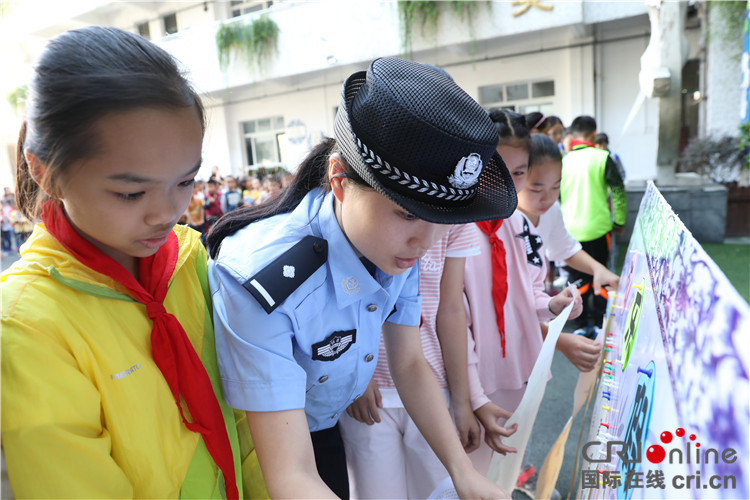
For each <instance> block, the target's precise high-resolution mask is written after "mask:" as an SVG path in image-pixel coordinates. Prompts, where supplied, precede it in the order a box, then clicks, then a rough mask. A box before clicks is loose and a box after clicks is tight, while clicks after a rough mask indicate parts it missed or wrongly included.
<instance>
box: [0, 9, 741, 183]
mask: <svg viewBox="0 0 750 500" xmlns="http://www.w3.org/2000/svg"><path fill="white" fill-rule="evenodd" d="M647 3H648V4H649V5H651V6H652V7H653V5H654V4H656V5H657V6H658V4H659V3H660V2H658V1H657V2H655V1H652V0H649V2H647ZM647 3H644V2H639V1H632V2H615V1H612V2H610V1H593V0H583V1H582V0H572V1H565V2H563V1H555V0H524V1H521V2H512V3H511V2H475V5H474V8H473V9H472V11H471V12H472V15H471V17H470V18H468V17H467V16H464V17H463V18H462V16H460V15H459V14H457V13H455V12H453V11H452V10H451V9H450V8H449V5H448V3H447V2H436V5H437V8H438V15H437V18H436V20H435V21H434V22H433V23H432V24H431V23H430V22H428V23H427V24H426V25H425V28H424V29H422V24H421V20H420V19H419V18H417V19H416V20H415V21H414V25H413V27H412V35H411V37H410V38H409V39H408V42H409V45H410V51H409V54H408V55H409V57H411V58H412V59H414V60H417V61H420V62H425V63H429V64H433V65H437V66H440V67H442V68H444V69H445V70H446V71H448V72H449V73H450V74H451V76H452V77H453V78H454V79H455V80H456V82H457V83H458V84H459V85H460V86H461V87H463V88H464V89H465V90H466V91H467V92H468V93H469V94H470V95H472V96H473V97H474V98H475V99H476V100H477V101H478V102H479V103H480V104H482V105H483V106H485V107H488V108H489V107H493V106H503V107H509V108H512V109H515V110H516V111H519V112H530V111H535V110H539V111H542V112H543V113H545V114H547V115H550V114H554V115H558V116H560V117H561V118H562V120H563V123H564V124H566V125H567V124H569V123H570V121H571V120H572V119H573V118H575V117H576V116H578V115H580V114H590V115H593V116H595V117H596V118H597V121H598V124H599V130H600V131H602V132H606V133H608V135H609V137H610V147H611V149H612V150H614V151H616V152H617V153H619V155H620V156H621V157H622V160H623V163H624V165H625V167H626V171H627V177H628V180H629V181H630V182H633V183H639V182H640V183H642V182H643V181H645V180H648V179H654V178H656V177H657V167H656V158H657V149H658V141H659V134H658V131H659V127H660V125H661V126H662V127H664V126H665V124H664V123H662V124H660V112H659V99H657V98H647V97H644V96H643V95H642V94H643V92H642V89H641V87H640V85H639V78H638V75H639V72H640V71H641V70H642V61H641V57H642V55H643V54H644V51H645V50H646V48H647V47H648V45H649V42H650V38H651V32H652V23H651V22H650V20H649V10H648V6H647ZM25 4H26V8H28V7H29V5H28V4H32V5H33V4H34V2H29V3H24V2H19V6H18V7H17V9H16V11H12V12H11V13H10V14H9V15H7V16H6V18H8V19H12V17H13V16H21V15H29V13H28V12H24V7H23V6H24V5H25ZM73 4H74V5H75V8H74V7H71V6H70V3H69V2H55V3H51V4H50V9H49V10H47V11H45V12H36V13H34V16H33V20H34V22H29V23H26V25H25V26H24V28H23V30H22V33H21V34H20V35H19V36H18V37H17V40H16V42H17V43H21V42H23V43H25V44H26V45H25V47H27V48H26V49H25V50H26V51H27V53H28V55H29V57H28V60H27V61H26V62H27V63H28V64H30V63H31V60H32V59H33V56H35V55H36V53H38V51H39V50H41V47H42V46H43V42H44V41H45V40H47V39H49V38H51V37H53V36H55V35H56V34H58V33H60V32H62V31H65V30H67V29H71V28H75V27H78V26H85V25H89V24H106V25H111V26H117V27H120V28H122V29H125V30H128V31H132V32H134V33H140V34H142V35H143V36H146V37H148V38H150V39H151V40H152V41H154V42H155V43H158V44H159V45H161V46H162V47H164V48H165V49H166V50H168V51H169V52H170V53H172V54H173V55H175V56H176V57H177V58H178V59H179V60H180V61H181V63H182V64H183V65H184V67H185V69H186V71H188V72H189V74H190V78H191V80H192V81H193V82H194V85H195V87H196V88H197V90H198V91H199V92H200V93H201V94H202V95H203V96H204V99H205V101H204V102H205V105H206V107H207V110H208V113H207V115H208V129H207V133H206V140H205V144H204V161H205V163H204V165H205V166H204V169H202V171H201V175H202V176H203V177H206V176H207V175H208V174H209V172H210V169H211V168H212V167H213V166H214V165H216V166H218V167H219V169H220V171H221V172H222V173H224V174H230V173H231V174H235V175H243V174H245V173H246V172H249V171H253V170H255V169H258V168H273V167H284V168H286V169H288V170H292V171H293V170H294V169H295V166H296V165H297V163H298V161H299V160H300V159H301V157H302V156H303V155H304V154H305V152H306V151H307V150H309V148H310V147H311V146H312V145H314V144H315V143H316V142H317V141H319V140H320V139H321V138H322V137H323V136H326V135H331V134H332V133H333V121H334V116H335V112H336V109H337V107H338V105H339V101H340V89H341V84H342V83H343V81H344V79H345V78H346V77H347V76H348V75H349V74H351V73H352V72H354V71H358V70H363V69H366V67H367V65H368V63H369V62H370V61H371V60H372V59H374V58H377V57H382V56H402V55H403V54H404V45H405V43H404V42H405V40H404V36H403V34H402V32H403V21H402V18H401V17H400V15H399V3H398V2H395V1H379V0H359V1H351V0H322V1H294V0H281V1H279V0H277V1H254V0H249V1H226V2H225V1H222V2H219V1H206V2H106V1H98V0H87V1H80V2H74V3H73ZM685 5H686V8H684V9H683V10H684V12H685V14H684V19H682V20H681V21H682V23H683V25H681V26H682V28H681V29H682V31H683V35H684V40H685V41H686V44H685V46H686V47H687V50H686V53H685V54H683V55H682V56H681V57H682V58H683V59H684V68H683V71H682V75H673V78H678V79H679V82H680V84H681V87H680V90H681V94H682V95H681V97H680V99H681V102H682V104H681V106H682V108H683V110H684V111H683V112H682V113H681V118H679V122H680V123H669V124H666V126H671V127H677V128H678V130H679V133H680V134H681V137H682V138H686V137H689V136H694V135H697V134H699V133H702V134H710V133H711V131H712V127H713V128H715V129H716V130H717V131H721V132H725V131H729V130H732V129H734V130H736V126H737V125H738V124H739V113H736V114H737V118H736V120H735V119H734V118H731V117H728V116H727V115H726V112H725V111H719V110H718V109H717V110H716V111H712V109H711V108H707V109H703V110H702V111H700V109H701V106H709V105H710V102H711V101H708V102H705V100H704V102H701V101H702V99H703V97H702V96H706V95H707V94H716V95H717V99H716V102H717V103H718V104H717V106H718V105H721V106H723V108H722V109H723V110H724V109H726V106H730V107H731V104H728V103H731V102H732V99H734V102H737V103H738V104H737V106H739V99H740V92H739V79H740V72H739V71H736V72H732V71H731V70H727V67H726V66H727V65H726V64H716V65H714V66H712V65H710V64H708V63H707V62H706V54H707V53H708V52H710V50H709V49H711V47H708V48H707V47H706V40H705V36H703V30H702V29H701V16H700V15H699V14H700V11H701V4H697V3H696V4H685ZM261 16H265V18H268V19H271V20H273V21H274V23H275V24H276V26H277V27H278V37H277V41H276V46H275V50H274V51H273V52H272V53H271V54H270V56H268V57H266V58H264V59H259V58H258V57H257V56H256V58H255V59H254V60H251V59H250V58H249V57H248V56H247V55H246V54H245V53H243V52H231V53H230V55H229V58H228V63H227V64H224V65H222V64H220V57H219V51H218V49H217V43H216V33H217V30H220V29H222V27H227V26H229V27H231V26H239V25H243V24H244V25H248V24H250V23H251V22H253V21H254V20H256V19H259V18H260V17H261ZM8 19H6V20H8ZM738 49H739V50H740V51H741V47H738ZM711 57H713V58H715V59H716V60H717V61H719V60H720V57H722V55H711ZM709 68H710V69H711V70H713V71H714V73H716V72H717V71H719V70H721V71H724V73H723V74H721V75H714V73H709V72H708V69H709ZM702 72H705V73H702ZM735 76H736V79H737V84H736V85H735V84H734V82H733V80H732V78H735ZM706 85H711V88H710V89H707V88H705V87H706ZM712 91H713V92H712ZM733 93H736V94H737V95H736V96H733ZM718 95H721V98H720V99H719V98H718ZM722 113H723V114H722ZM662 120H663V119H662ZM4 135H5V137H3V140H4V142H5V143H6V145H7V146H6V148H5V149H6V150H7V151H8V156H10V153H11V151H12V147H13V143H14V142H15V137H10V136H9V134H7V133H5V134H4ZM683 142H684V141H683ZM0 156H2V155H0ZM4 160H5V158H3V159H0V162H2V161H4ZM13 161H14V160H13V159H8V163H9V165H11V164H12V163H13ZM0 168H2V164H0Z"/></svg>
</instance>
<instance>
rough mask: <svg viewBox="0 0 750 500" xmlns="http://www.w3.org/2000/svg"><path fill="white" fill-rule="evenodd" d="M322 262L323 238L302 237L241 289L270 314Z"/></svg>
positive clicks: (325, 254)
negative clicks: (248, 293) (245, 290)
mask: <svg viewBox="0 0 750 500" xmlns="http://www.w3.org/2000/svg"><path fill="white" fill-rule="evenodd" d="M326 260H328V242H327V241H326V240H324V239H323V238H317V237H315V236H311V235H310V236H305V237H304V238H302V240H300V241H299V243H297V244H296V245H294V246H293V247H292V248H290V249H289V250H287V251H286V252H284V253H283V254H281V255H280V256H279V257H277V258H276V259H275V260H274V261H273V262H271V263H270V264H268V265H267V266H266V267H264V268H263V269H261V270H260V271H258V273H257V274H255V276H253V277H251V278H250V279H249V280H247V281H245V282H244V283H243V284H242V286H243V287H245V289H247V291H248V292H250V293H251V294H252V295H253V297H255V298H256V300H257V301H258V302H259V303H260V305H261V306H262V307H263V309H265V311H266V312H267V313H268V314H271V313H272V312H273V310H274V309H276V308H277V307H278V306H279V305H280V304H281V303H283V302H284V301H285V300H286V298H287V297H289V296H290V295H291V294H292V292H294V291H295V290H296V289H297V288H299V287H300V286H301V285H302V283H304V282H305V280H307V278H309V277H310V276H312V274H313V273H314V272H315V271H317V270H318V268H319V267H320V266H322V265H323V264H325V261H326Z"/></svg>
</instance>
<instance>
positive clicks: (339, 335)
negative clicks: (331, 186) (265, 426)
mask: <svg viewBox="0 0 750 500" xmlns="http://www.w3.org/2000/svg"><path fill="white" fill-rule="evenodd" d="M311 236H312V237H311ZM375 236H376V237H377V235H375ZM317 238H320V240H318V239H317ZM323 240H325V241H323ZM309 241H312V242H314V244H313V245H307V244H306V243H307V242H309ZM321 242H322V244H323V245H324V246H325V244H326V242H327V253H328V255H327V259H325V262H324V263H322V265H320V266H319V267H317V268H315V266H312V267H311V266H309V265H307V264H308V263H309V262H314V261H315V260H316V259H320V255H316V252H318V253H319V252H320V250H321V246H320V244H321ZM315 243H317V245H315ZM295 245H297V246H295ZM303 247H304V248H303ZM287 261H288V262H287ZM418 267H419V266H414V267H413V268H412V269H409V270H408V271H406V272H404V273H403V274H400V275H398V276H390V275H387V274H385V273H383V272H382V271H381V270H379V269H377V270H376V271H375V273H374V276H372V275H371V274H370V273H369V272H368V270H367V269H366V268H365V266H364V265H363V263H362V262H361V261H360V259H359V257H358V256H357V255H356V253H355V251H354V249H353V248H352V246H351V245H350V244H349V242H348V240H347V239H346V237H345V236H344V233H343V232H342V231H341V228H340V226H339V224H338V221H337V220H336V216H335V215H334V212H333V195H332V194H331V193H328V194H327V195H324V194H323V191H322V190H321V189H315V190H313V191H311V192H310V193H308V195H307V196H306V197H305V198H304V199H303V201H302V202H301V203H300V205H299V206H298V207H297V208H296V209H295V210H294V211H293V212H291V213H289V214H281V215H277V216H274V217H271V218H268V219H264V220H261V221H258V222H255V223H253V224H250V225H249V226H247V227H245V228H243V229H241V230H240V231H238V232H237V233H235V234H234V235H232V236H230V237H227V238H225V239H224V241H223V242H222V246H221V250H220V252H219V255H218V256H217V259H216V260H215V261H211V262H210V263H209V281H210V286H211V294H212V297H213V307H214V328H215V331H216V349H217V355H218V361H219V368H220V370H221V376H222V382H223V385H224V396H225V397H226V400H227V402H228V403H229V404H230V405H231V406H233V407H234V408H238V409H241V410H245V411H281V410H290V409H298V408H304V409H305V413H306V415H307V421H308V424H309V426H310V430H311V431H317V430H322V429H326V428H329V427H332V426H333V425H334V424H336V422H337V421H338V417H339V415H340V414H341V413H342V412H343V411H344V410H346V408H347V406H349V404H351V403H352V401H354V400H355V399H356V398H357V397H359V396H360V395H362V393H364V391H365V389H366V388H367V384H368V383H369V382H370V378H371V377H372V374H373V371H374V370H375V366H376V365H377V356H378V345H379V342H380V331H381V326H382V325H383V323H384V322H385V321H386V319H387V320H388V321H390V322H393V323H397V324H403V325H412V326H416V325H419V313H420V307H421V297H420V296H419V291H418V290H419V269H418ZM313 268H314V269H315V270H314V271H311V269H313ZM310 272H312V274H310V275H309V277H306V275H307V274H308V273H310ZM298 273H302V274H301V275H300V274H298ZM285 280H290V282H289V283H291V282H294V285H293V286H292V287H290V286H286V288H285V290H286V291H284V292H283V293H282V297H279V293H280V292H279V290H280V289H282V288H284V286H285V284H286V282H285ZM295 280H296V281H295ZM301 280H303V281H302V282H301V284H300V283H298V282H299V281H301ZM251 292H252V293H251ZM267 310H271V312H270V313H269V312H267Z"/></svg>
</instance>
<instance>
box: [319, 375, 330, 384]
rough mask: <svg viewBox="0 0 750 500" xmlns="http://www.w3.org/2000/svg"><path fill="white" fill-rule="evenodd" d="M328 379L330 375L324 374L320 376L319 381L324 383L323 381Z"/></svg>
mask: <svg viewBox="0 0 750 500" xmlns="http://www.w3.org/2000/svg"><path fill="white" fill-rule="evenodd" d="M326 380H328V375H323V376H322V377H320V378H319V379H318V382H320V383H321V384H322V383H323V382H325V381H326Z"/></svg>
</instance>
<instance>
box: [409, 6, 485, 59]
mask: <svg viewBox="0 0 750 500" xmlns="http://www.w3.org/2000/svg"><path fill="white" fill-rule="evenodd" d="M481 4H484V5H485V6H487V8H491V4H490V2H487V1H476V0H450V1H448V2H442V1H430V0H398V13H399V19H400V21H401V47H402V49H403V53H404V57H411V54H412V43H413V39H414V25H415V23H418V24H419V25H420V28H421V34H422V36H423V37H425V38H432V39H434V40H435V42H437V32H438V19H439V18H440V16H441V13H442V11H443V10H444V9H445V8H448V9H449V10H450V11H451V12H452V13H453V14H454V15H455V16H457V17H459V18H460V19H461V21H462V22H464V23H466V24H467V25H468V27H469V34H470V36H471V42H472V45H471V52H472V53H474V51H475V49H476V42H475V40H474V20H475V19H476V14H477V9H478V8H479V6H480V5H481ZM446 5H447V7H445V6H446Z"/></svg>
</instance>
